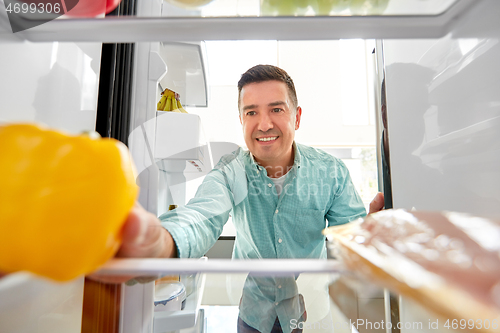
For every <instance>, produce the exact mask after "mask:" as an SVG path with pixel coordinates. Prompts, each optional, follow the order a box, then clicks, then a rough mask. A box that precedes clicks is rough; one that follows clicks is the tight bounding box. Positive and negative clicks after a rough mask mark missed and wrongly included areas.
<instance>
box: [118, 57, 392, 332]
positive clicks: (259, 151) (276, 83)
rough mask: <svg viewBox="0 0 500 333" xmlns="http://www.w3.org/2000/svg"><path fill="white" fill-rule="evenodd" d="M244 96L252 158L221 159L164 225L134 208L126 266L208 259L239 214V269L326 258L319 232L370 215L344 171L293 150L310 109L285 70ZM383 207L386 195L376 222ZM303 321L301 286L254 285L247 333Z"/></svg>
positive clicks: (257, 76) (303, 149) (245, 79)
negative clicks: (137, 260) (254, 262)
mask: <svg viewBox="0 0 500 333" xmlns="http://www.w3.org/2000/svg"><path fill="white" fill-rule="evenodd" d="M238 91H239V98H238V108H239V117H240V122H241V125H242V128H243V135H244V138H245V142H246V145H247V147H248V150H246V149H243V148H239V149H238V150H236V151H235V152H233V153H232V154H229V155H225V156H223V157H222V158H221V160H220V162H219V163H218V164H217V166H216V167H215V168H214V170H212V171H211V172H210V173H209V174H208V175H207V176H206V177H205V179H204V181H203V183H202V184H201V185H200V187H199V188H198V191H197V193H196V195H195V197H194V198H193V199H191V200H190V201H189V202H188V204H187V205H185V206H182V207H179V208H177V209H175V210H173V211H169V212H168V213H166V214H163V215H162V216H160V217H159V220H160V221H158V219H156V217H155V216H153V215H152V214H149V213H147V212H146V211H144V210H143V209H142V208H141V207H136V208H135V209H134V211H133V212H132V213H131V215H130V216H129V219H128V221H127V223H126V225H125V228H124V242H123V245H122V248H121V249H120V251H119V253H118V255H119V256H126V257H147V256H153V257H175V256H177V257H180V258H195V257H201V256H203V255H205V253H206V252H207V251H208V250H209V249H210V248H211V247H212V246H213V245H214V244H215V242H216V241H217V239H218V238H219V236H220V234H221V233H222V229H223V227H224V224H225V223H226V222H227V221H228V219H229V216H230V214H231V216H232V221H233V224H234V226H235V229H236V240H235V244H234V249H233V258H234V259H262V258H280V259H281V258H283V259H289V258H302V259H303V258H314V259H318V258H326V247H325V237H324V236H323V235H322V232H321V231H322V230H323V229H324V228H326V227H327V226H331V225H338V224H344V223H348V222H350V221H352V220H355V219H357V218H359V217H363V216H365V215H366V211H365V208H364V205H363V203H362V201H361V199H360V197H359V195H358V193H357V192H356V189H355V188H354V185H353V184H352V181H351V178H350V176H349V171H348V170H347V168H346V166H345V165H344V163H343V162H342V161H341V160H339V159H338V158H335V157H333V156H331V155H329V154H327V153H325V152H324V151H321V150H317V149H315V148H312V147H308V146H304V145H301V144H298V143H295V140H294V139H295V131H296V130H298V129H299V126H300V118H301V116H302V109H301V108H300V107H299V106H298V103H297V95H296V92H295V87H294V84H293V81H292V79H291V78H290V76H289V75H288V74H287V73H286V72H285V71H284V70H282V69H280V68H278V67H275V66H270V65H258V66H255V67H253V68H251V69H249V70H248V71H247V72H246V73H244V74H243V75H242V77H241V79H240V81H239V82H238ZM382 207H383V197H382V196H381V195H380V194H379V195H378V196H377V197H376V198H375V199H374V201H373V202H372V204H371V205H370V212H375V211H378V210H380V209H381V208H382ZM160 223H161V226H163V228H159V227H160ZM154 227H157V228H154ZM167 230H168V232H167ZM305 317H306V316H305V312H304V306H303V301H302V296H301V295H299V294H298V293H297V288H296V285H295V277H288V278H283V279H278V278H276V279H273V278H269V279H259V278H253V277H249V279H247V282H246V284H245V288H244V292H243V296H242V300H241V304H240V318H239V322H238V331H239V332H259V331H260V332H271V331H272V332H281V329H282V327H283V331H288V332H290V331H291V329H290V328H289V327H288V326H287V324H286V323H288V322H289V321H290V319H295V320H299V319H300V318H305ZM282 324H284V325H282Z"/></svg>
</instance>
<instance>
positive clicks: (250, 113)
mask: <svg viewBox="0 0 500 333" xmlns="http://www.w3.org/2000/svg"><path fill="white" fill-rule="evenodd" d="M246 115H247V116H253V115H255V111H248V112H247V113H246Z"/></svg>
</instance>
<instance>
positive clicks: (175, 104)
mask: <svg viewBox="0 0 500 333" xmlns="http://www.w3.org/2000/svg"><path fill="white" fill-rule="evenodd" d="M156 110H157V111H168V112H177V113H187V111H186V110H184V108H183V107H182V104H181V97H180V95H179V94H178V93H176V92H175V91H173V90H170V89H168V88H167V89H165V90H164V91H163V92H162V93H161V98H160V100H159V101H158V103H157V104H156Z"/></svg>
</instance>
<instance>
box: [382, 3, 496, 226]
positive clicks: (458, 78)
mask: <svg viewBox="0 0 500 333" xmlns="http://www.w3.org/2000/svg"><path fill="white" fill-rule="evenodd" d="M499 12H500V2H498V1H489V2H487V5H484V6H482V7H480V8H477V9H476V10H475V11H474V12H472V13H469V15H468V17H467V19H466V20H463V21H461V22H460V25H457V26H456V27H455V29H454V31H452V32H451V33H450V34H449V35H447V36H445V37H443V38H441V39H429V40H386V41H384V58H385V65H386V68H385V70H386V91H387V113H388V127H389V131H388V133H389V142H390V143H389V146H390V162H391V170H392V194H393V198H394V207H395V208H407V209H411V208H413V207H414V208H416V209H418V210H453V211H460V212H468V213H472V214H475V215H482V216H491V217H497V218H498V216H500V173H499V172H498V170H500V144H499V142H500V93H499V92H500V62H499V61H498V59H500V43H499V38H500V21H499V20H498V19H497V15H491V13H499ZM479 22H481V29H478V28H477V27H478V26H479ZM455 31H457V34H459V35H460V36H466V38H465V37H461V38H456V37H455V36H456V34H455Z"/></svg>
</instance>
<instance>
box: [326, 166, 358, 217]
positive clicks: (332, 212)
mask: <svg viewBox="0 0 500 333" xmlns="http://www.w3.org/2000/svg"><path fill="white" fill-rule="evenodd" d="M337 163H338V165H337V168H336V170H335V177H334V185H333V186H334V189H333V191H332V197H331V199H330V208H329V210H328V211H327V213H326V219H327V220H328V226H332V225H340V224H345V223H348V222H350V221H353V220H356V219H358V218H360V217H364V216H366V209H365V206H364V204H363V201H362V200H361V197H360V196H359V194H358V192H357V191H356V188H355V187H354V184H353V183H352V180H351V176H350V175H349V170H348V169H347V167H346V166H345V164H344V163H343V162H342V161H341V160H338V161H337Z"/></svg>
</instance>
